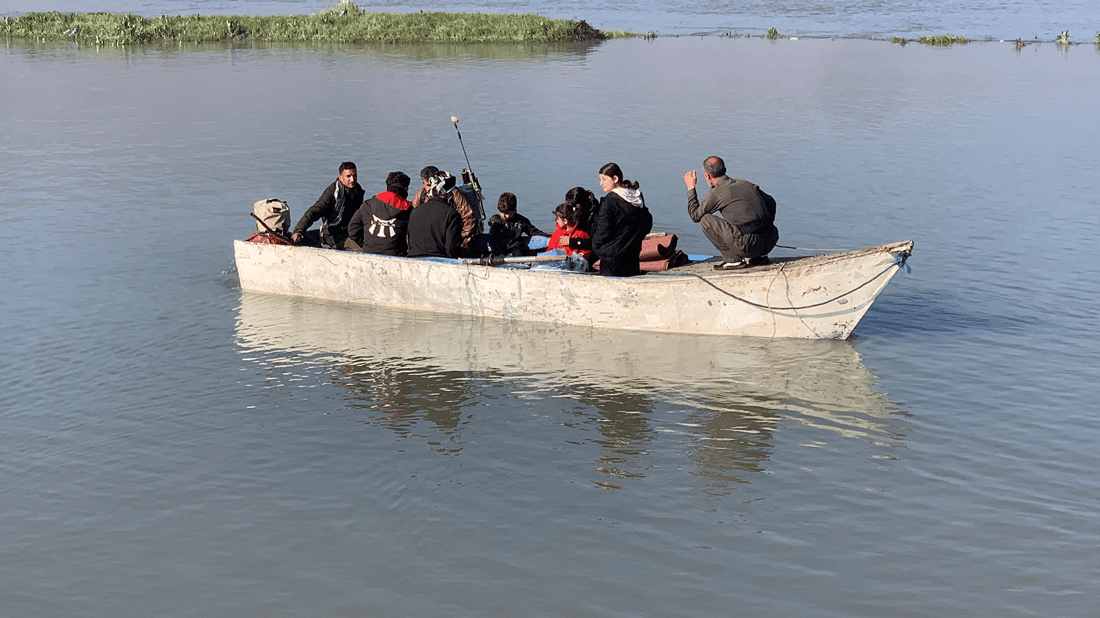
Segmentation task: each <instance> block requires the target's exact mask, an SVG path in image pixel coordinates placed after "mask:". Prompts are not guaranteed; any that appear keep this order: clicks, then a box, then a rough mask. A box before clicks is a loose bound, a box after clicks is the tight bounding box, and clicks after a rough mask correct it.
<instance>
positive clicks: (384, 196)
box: [290, 156, 779, 277]
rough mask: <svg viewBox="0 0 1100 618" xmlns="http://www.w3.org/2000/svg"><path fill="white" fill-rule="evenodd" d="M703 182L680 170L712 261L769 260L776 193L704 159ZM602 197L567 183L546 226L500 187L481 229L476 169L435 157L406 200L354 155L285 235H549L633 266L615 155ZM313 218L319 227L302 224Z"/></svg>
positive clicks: (449, 240) (624, 267) (480, 243)
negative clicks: (379, 187)
mask: <svg viewBox="0 0 1100 618" xmlns="http://www.w3.org/2000/svg"><path fill="white" fill-rule="evenodd" d="M703 177H704V180H705V181H706V182H707V184H708V185H709V186H710V190H709V191H708V192H707V194H706V195H705V196H704V197H703V200H702V201H701V202H700V200H699V198H698V195H697V194H696V191H695V185H696V183H697V178H696V173H695V171H694V170H693V171H689V172H687V173H686V174H684V183H685V184H686V185H687V211H688V215H689V216H690V217H691V220H692V221H694V222H696V223H700V224H701V226H702V230H703V233H704V234H705V235H706V237H707V239H709V240H710V241H711V243H712V244H714V246H715V248H717V249H718V251H719V252H720V253H721V254H722V261H721V262H720V263H719V264H717V265H716V266H715V268H716V269H720V270H737V269H742V268H748V267H751V266H757V265H761V264H767V263H768V257H767V255H768V253H769V252H770V251H771V250H772V248H774V247H775V245H776V243H777V242H778V240H779V231H778V230H777V229H776V227H775V223H774V222H775V200H774V199H773V198H772V197H771V196H770V195H768V194H767V193H765V192H764V191H762V190H761V189H760V188H759V187H758V186H757V185H755V184H753V183H751V182H749V181H747V180H740V179H731V178H729V177H728V176H727V175H726V168H725V163H724V162H723V161H722V159H721V158H719V157H716V156H712V157H708V158H707V159H706V160H705V161H704V162H703ZM598 178H599V183H600V189H601V190H602V191H604V193H605V195H604V197H603V198H602V199H597V198H596V196H595V195H594V194H593V193H592V192H591V191H588V190H587V189H585V188H583V187H574V188H572V189H570V190H569V191H568V192H567V193H566V195H565V201H563V202H562V203H561V204H559V205H558V206H557V207H556V208H555V209H554V211H553V214H554V218H555V229H554V231H553V232H552V233H546V232H544V231H542V230H540V229H539V228H538V227H536V226H535V225H534V224H532V223H531V221H530V220H529V219H528V218H527V217H525V216H523V215H521V214H519V212H518V203H517V199H516V196H515V195H514V194H512V193H502V194H501V195H500V197H499V198H498V200H497V210H498V211H499V213H498V214H495V215H493V216H492V217H491V218H490V219H489V231H488V234H483V225H482V219H483V215H482V201H481V196H480V191H479V189H478V187H477V179H476V178H475V177H473V175H472V174H470V173H469V172H468V171H467V170H463V184H462V185H458V183H457V179H456V178H455V177H454V176H452V175H451V174H450V173H448V172H446V171H443V170H440V169H438V168H437V167H434V166H427V167H425V168H424V169H422V170H421V171H420V182H421V185H422V186H421V187H420V188H419V189H418V190H417V191H416V193H415V194H414V195H413V198H412V200H409V188H410V184H411V179H410V178H409V176H408V175H407V174H405V173H404V172H400V171H395V172H390V173H389V174H388V175H387V176H386V180H385V183H386V189H385V191H382V192H379V193H377V194H376V195H374V196H372V197H370V198H367V197H366V192H365V191H364V189H363V187H362V186H361V185H360V184H359V182H358V172H357V170H356V167H355V164H354V163H352V162H350V161H346V162H344V163H341V164H340V167H339V170H338V176H337V178H336V180H335V181H333V183H332V184H330V185H329V186H328V187H326V188H325V190H324V192H323V193H322V194H321V197H320V198H319V199H318V200H317V201H316V203H314V204H313V205H312V206H310V207H309V208H308V209H307V210H306V211H305V213H304V214H303V215H302V217H301V219H299V220H298V223H297V225H295V226H294V230H293V232H292V233H291V235H290V239H291V241H292V242H293V243H295V244H299V245H310V246H320V247H328V248H333V249H340V250H345V251H356V252H363V253H376V254H382V255H395V256H407V257H444V258H457V257H480V256H485V255H489V254H494V255H533V254H534V251H532V250H531V249H530V248H529V241H530V239H531V238H532V237H535V236H543V237H548V239H549V240H548V241H547V249H562V250H564V251H565V252H566V253H567V254H569V255H572V254H579V255H580V256H581V257H583V258H584V259H585V260H586V261H587V262H588V263H589V264H590V265H595V267H596V268H597V269H598V270H599V272H600V273H601V274H604V275H610V276H617V277H629V276H633V275H638V274H641V272H642V271H641V269H640V267H639V254H640V253H641V250H642V242H643V240H644V239H645V237H646V235H648V234H649V233H650V231H651V230H652V228H653V216H652V214H650V212H649V209H648V208H646V205H645V197H644V196H643V195H642V192H641V191H640V190H639V184H638V183H637V182H632V181H630V180H627V179H626V178H624V177H623V172H622V170H621V169H620V168H619V166H618V165H617V164H615V163H608V164H606V165H604V166H603V167H601V168H600V170H599V174H598ZM317 222H320V224H321V225H320V227H319V229H315V230H311V229H310V228H311V227H312V226H313V224H314V223H317Z"/></svg>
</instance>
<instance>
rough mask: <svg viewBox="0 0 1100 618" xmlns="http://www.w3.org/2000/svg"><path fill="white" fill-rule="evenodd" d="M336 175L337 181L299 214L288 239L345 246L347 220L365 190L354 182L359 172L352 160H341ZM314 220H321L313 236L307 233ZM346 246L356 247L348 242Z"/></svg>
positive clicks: (298, 241)
mask: <svg viewBox="0 0 1100 618" xmlns="http://www.w3.org/2000/svg"><path fill="white" fill-rule="evenodd" d="M338 174H339V175H338V176H337V177H336V180H335V181H334V182H333V183H332V184H331V185H329V186H328V187H327V188H325V191H324V192H323V193H321V197H319V198H317V201H316V202H315V203H314V204H313V206H310V207H309V209H308V210H306V211H305V213H303V214H302V218H301V219H299V220H298V225H295V226H294V233H293V234H292V235H291V236H290V239H291V240H293V241H294V242H296V243H300V242H301V241H302V238H306V239H307V242H306V244H312V245H319V246H322V247H326V248H329V249H344V248H345V246H344V245H345V243H346V241H347V239H348V222H350V221H351V218H352V216H353V215H355V212H356V211H357V210H359V207H360V206H362V205H363V196H364V195H365V192H364V191H363V187H360V186H359V183H358V182H356V178H357V177H358V172H357V171H356V169H355V164H354V163H352V162H351V161H344V162H343V163H341V164H340V170H339V172H338ZM317 220H320V221H321V229H320V231H319V232H318V233H317V234H316V235H314V234H312V233H307V232H306V230H308V229H309V226H311V225H313V223H314V222H315V221H317ZM346 248H348V249H358V247H352V246H350V245H349V246H348V247H346Z"/></svg>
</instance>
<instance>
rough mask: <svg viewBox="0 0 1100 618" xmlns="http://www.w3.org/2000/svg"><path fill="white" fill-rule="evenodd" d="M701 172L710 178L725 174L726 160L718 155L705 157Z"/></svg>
mask: <svg viewBox="0 0 1100 618" xmlns="http://www.w3.org/2000/svg"><path fill="white" fill-rule="evenodd" d="M703 172H704V173H705V174H706V175H707V176H709V177H710V178H712V179H718V178H721V177H722V176H725V175H726V162H725V161H723V160H722V159H721V158H720V157H714V156H711V157H707V158H706V160H704V161H703Z"/></svg>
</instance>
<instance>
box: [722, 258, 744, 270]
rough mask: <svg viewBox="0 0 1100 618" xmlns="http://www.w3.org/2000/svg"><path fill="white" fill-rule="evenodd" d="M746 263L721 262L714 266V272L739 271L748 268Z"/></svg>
mask: <svg viewBox="0 0 1100 618" xmlns="http://www.w3.org/2000/svg"><path fill="white" fill-rule="evenodd" d="M748 267H749V264H748V262H746V261H744V260H742V261H740V262H722V263H720V264H715V265H714V270H741V269H742V268H748Z"/></svg>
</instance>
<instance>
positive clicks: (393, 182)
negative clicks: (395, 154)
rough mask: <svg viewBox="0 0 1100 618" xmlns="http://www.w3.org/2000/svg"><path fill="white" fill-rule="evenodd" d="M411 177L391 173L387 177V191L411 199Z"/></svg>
mask: <svg viewBox="0 0 1100 618" xmlns="http://www.w3.org/2000/svg"><path fill="white" fill-rule="evenodd" d="M409 182H410V180H409V176H408V175H407V174H405V172H390V173H389V174H387V175H386V190H387V191H390V192H391V193H396V194H397V195H400V196H401V197H409Z"/></svg>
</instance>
